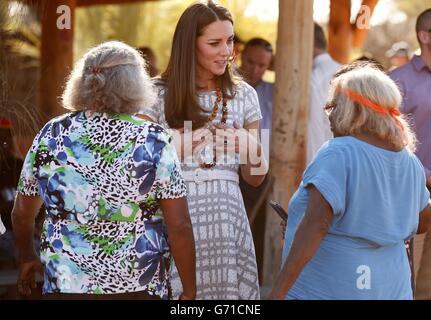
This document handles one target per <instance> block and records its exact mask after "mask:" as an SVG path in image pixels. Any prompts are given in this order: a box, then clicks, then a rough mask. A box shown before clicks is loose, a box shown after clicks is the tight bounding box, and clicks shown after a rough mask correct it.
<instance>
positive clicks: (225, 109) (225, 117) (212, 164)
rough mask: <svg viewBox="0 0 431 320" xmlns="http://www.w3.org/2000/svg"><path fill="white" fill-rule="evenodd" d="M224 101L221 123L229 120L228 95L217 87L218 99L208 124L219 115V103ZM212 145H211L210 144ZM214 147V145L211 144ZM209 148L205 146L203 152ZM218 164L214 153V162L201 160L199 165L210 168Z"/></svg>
mask: <svg viewBox="0 0 431 320" xmlns="http://www.w3.org/2000/svg"><path fill="white" fill-rule="evenodd" d="M222 101H223V106H222V109H221V111H222V116H221V119H220V123H223V124H226V121H227V115H228V109H227V99H226V97H223V95H222V92H221V90H220V88H217V89H216V99H215V101H214V107H213V111H212V113H211V115H210V116H209V117H208V120H207V124H209V123H211V122H212V121H213V120H214V119H215V118H216V117H217V114H218V108H219V107H218V105H219V103H220V102H222ZM210 146H211V145H210ZM211 147H212V146H211ZM206 149H207V148H204V149H203V151H202V152H203V153H205V150H206ZM213 152H214V151H213ZM202 157H204V156H203V155H202V153H201V158H202ZM215 165H216V156H215V154H214V157H213V161H212V162H209V163H208V162H205V161H201V162H200V163H199V166H200V167H201V168H204V169H208V168H212V167H214V166H215Z"/></svg>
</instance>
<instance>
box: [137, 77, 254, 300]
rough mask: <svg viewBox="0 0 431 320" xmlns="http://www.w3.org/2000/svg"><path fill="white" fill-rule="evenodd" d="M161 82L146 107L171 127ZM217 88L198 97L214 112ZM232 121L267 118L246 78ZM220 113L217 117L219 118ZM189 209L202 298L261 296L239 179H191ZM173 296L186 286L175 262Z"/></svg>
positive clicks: (231, 106)
mask: <svg viewBox="0 0 431 320" xmlns="http://www.w3.org/2000/svg"><path fill="white" fill-rule="evenodd" d="M156 84H157V87H158V89H159V90H158V96H159V99H158V102H157V103H156V105H154V106H153V107H152V108H150V109H144V110H142V111H141V113H143V114H145V115H147V116H149V117H151V118H152V119H153V120H154V121H156V122H158V123H159V124H161V125H162V126H165V127H168V124H167V122H166V120H165V112H164V92H165V89H164V87H163V85H161V83H160V82H159V83H156ZM215 99H216V93H215V92H214V91H209V92H205V93H201V94H199V102H200V105H201V106H202V108H203V110H205V112H206V114H207V115H210V114H211V112H212V109H213V106H214V101H215ZM227 107H228V117H227V122H226V123H227V125H230V126H233V122H234V121H236V122H237V123H239V124H240V125H242V126H246V125H248V124H250V123H252V122H254V121H257V120H260V119H261V118H262V116H261V112H260V108H259V102H258V98H257V94H256V91H255V90H254V89H253V88H252V87H251V86H249V85H248V84H247V83H245V82H240V83H239V84H238V85H237V86H236V94H235V97H234V99H232V100H228V102H227ZM221 113H222V112H221V106H219V113H218V115H217V117H216V118H215V119H214V120H213V122H214V123H220V120H221ZM181 168H182V170H183V172H190V171H192V172H193V171H194V170H196V169H197V168H198V166H197V164H192V165H185V164H184V163H183V164H182V165H181ZM214 169H218V170H225V171H226V172H235V173H238V171H239V164H232V165H217V166H215V167H214ZM186 185H187V191H188V192H187V194H188V197H187V199H188V203H189V211H190V216H191V221H192V224H193V231H194V237H195V243H196V280H197V299H204V300H210V299H211V300H213V299H217V300H227V299H233V300H235V299H244V300H253V299H259V298H260V296H259V283H258V273H257V265H256V255H255V250H254V244H253V238H252V234H251V231H250V225H249V222H248V218H247V213H246V211H245V208H244V202H243V198H242V194H241V190H240V188H239V184H238V183H237V182H235V181H231V180H222V179H218V180H212V181H204V182H202V183H199V184H197V183H196V182H193V181H186ZM173 269H174V270H172V281H171V283H172V289H173V297H174V298H177V297H178V296H179V294H180V293H181V291H182V286H181V281H180V279H179V276H178V272H177V270H176V268H175V266H174V267H173Z"/></svg>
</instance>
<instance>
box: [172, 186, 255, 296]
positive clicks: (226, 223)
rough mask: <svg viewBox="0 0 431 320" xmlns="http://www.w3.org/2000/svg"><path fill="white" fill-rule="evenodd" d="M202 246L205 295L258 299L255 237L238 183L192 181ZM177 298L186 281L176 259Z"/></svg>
mask: <svg viewBox="0 0 431 320" xmlns="http://www.w3.org/2000/svg"><path fill="white" fill-rule="evenodd" d="M186 184H187V189H188V190H187V191H188V196H187V199H188V204H189V212H190V217H191V221H192V224H193V233H194V237H195V245H196V284H197V296H196V299H200V300H228V299H231V300H238V299H242V300H258V299H259V298H260V296H259V283H258V274H257V265H256V255H255V251H254V244H253V238H252V234H251V230H250V225H249V222H248V218H247V214H246V212H245V209H244V202H243V199H242V194H241V190H240V188H239V185H238V183H236V182H234V181H227V180H213V181H205V182H203V183H200V184H196V183H195V182H186ZM171 275H172V278H171V284H172V291H173V299H178V296H179V295H180V294H181V292H182V285H181V281H180V278H179V276H178V271H177V269H176V267H175V265H174V264H173V268H172V272H171Z"/></svg>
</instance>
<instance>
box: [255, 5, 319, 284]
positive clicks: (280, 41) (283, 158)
mask: <svg viewBox="0 0 431 320" xmlns="http://www.w3.org/2000/svg"><path fill="white" fill-rule="evenodd" d="M313 30H314V29H313V0H301V1H298V0H280V1H279V20H278V35H277V59H276V61H275V73H276V81H275V88H274V111H273V132H272V144H271V158H270V175H271V176H272V177H274V187H273V190H272V194H271V196H270V197H269V199H271V200H275V201H278V202H279V203H280V204H281V205H282V206H283V207H284V208H287V206H288V202H289V199H290V198H291V196H292V194H293V193H294V192H295V190H296V189H297V187H298V185H299V183H300V181H301V176H302V172H303V170H304V167H305V161H306V147H305V143H306V135H307V122H308V103H309V102H308V100H309V99H308V96H309V80H310V75H311V66H312V60H313V57H312V52H313ZM271 210H272V209H271V208H269V207H268V208H267V216H266V226H265V245H264V262H263V279H262V280H263V285H265V286H267V285H272V284H273V282H274V280H275V277H276V276H277V273H278V271H279V270H280V265H281V252H282V248H283V241H282V235H281V230H280V218H279V217H278V216H277V215H276V214H275V213H273V212H271Z"/></svg>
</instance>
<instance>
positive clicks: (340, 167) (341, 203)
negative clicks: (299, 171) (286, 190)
mask: <svg viewBox="0 0 431 320" xmlns="http://www.w3.org/2000/svg"><path fill="white" fill-rule="evenodd" d="M302 183H303V184H304V185H305V186H309V185H310V184H312V185H314V186H315V187H316V188H317V190H319V192H320V193H321V194H322V196H323V197H324V198H325V200H326V201H327V202H328V203H329V204H330V205H331V207H332V211H333V214H334V216H335V217H338V218H341V217H342V216H343V214H344V211H345V207H346V194H347V168H346V163H345V160H344V157H343V155H342V154H341V152H337V150H334V148H328V147H326V148H324V149H321V150H320V151H319V152H318V154H317V155H316V158H315V159H314V160H313V161H312V162H311V163H310V165H309V166H308V167H307V169H306V170H305V172H304V176H303V180H302Z"/></svg>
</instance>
